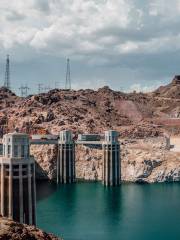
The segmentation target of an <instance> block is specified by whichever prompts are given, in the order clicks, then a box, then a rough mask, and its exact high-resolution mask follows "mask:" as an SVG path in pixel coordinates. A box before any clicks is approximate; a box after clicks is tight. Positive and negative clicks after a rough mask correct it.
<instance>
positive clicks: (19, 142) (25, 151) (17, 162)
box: [0, 132, 36, 225]
mask: <svg viewBox="0 0 180 240" xmlns="http://www.w3.org/2000/svg"><path fill="white" fill-rule="evenodd" d="M0 213H1V215H2V216H3V217H7V218H11V219H13V220H15V221H18V222H20V223H26V224H33V225H35V224H36V186H35V163H34V158H33V157H31V156H30V154H29V136H28V135H27V134H21V133H17V132H15V133H9V134H6V135H4V137H3V155H2V156H0Z"/></svg>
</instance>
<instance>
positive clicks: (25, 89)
mask: <svg viewBox="0 0 180 240" xmlns="http://www.w3.org/2000/svg"><path fill="white" fill-rule="evenodd" d="M19 90H20V91H21V97H27V96H28V90H29V88H28V86H27V84H26V85H24V86H23V85H21V87H20V88H19Z"/></svg>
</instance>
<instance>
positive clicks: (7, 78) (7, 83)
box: [4, 55, 11, 89]
mask: <svg viewBox="0 0 180 240" xmlns="http://www.w3.org/2000/svg"><path fill="white" fill-rule="evenodd" d="M4 87H6V88H7V89H10V88H11V86H10V61H9V55H7V58H6V69H5V79H4Z"/></svg>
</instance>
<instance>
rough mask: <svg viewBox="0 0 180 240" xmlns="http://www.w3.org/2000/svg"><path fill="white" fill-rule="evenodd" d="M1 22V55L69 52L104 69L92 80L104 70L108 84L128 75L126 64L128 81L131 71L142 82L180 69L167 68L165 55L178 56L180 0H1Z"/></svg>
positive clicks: (31, 56) (22, 58) (37, 55)
mask: <svg viewBox="0 0 180 240" xmlns="http://www.w3.org/2000/svg"><path fill="white" fill-rule="evenodd" d="M0 23H1V24H0V49H1V55H6V53H10V55H11V53H12V54H14V55H15V57H14V61H15V59H16V61H21V62H22V63H23V62H24V61H25V60H27V59H28V60H29V62H35V60H34V59H35V58H37V59H38V58H39V59H44V58H47V61H48V59H51V60H52V56H53V57H54V58H55V59H54V61H56V57H58V60H59V59H61V60H62V58H65V57H67V56H70V57H71V59H73V60H74V61H75V62H76V63H77V64H82V62H83V64H85V65H88V66H90V67H89V68H90V69H91V67H92V66H96V67H97V68H98V67H99V69H100V68H101V69H100V70H97V69H95V70H94V75H93V73H92V76H91V77H92V81H94V82H96V81H95V80H94V79H96V76H95V75H96V71H99V72H100V71H101V72H102V73H99V76H101V77H100V79H103V77H102V76H103V74H104V79H105V80H104V81H105V83H107V84H108V83H110V84H111V81H112V82H113V79H114V82H115V81H116V80H117V79H118V80H119V79H121V78H122V79H123V77H124V75H123V74H125V73H124V72H123V70H122V69H123V68H124V69H126V72H127V74H125V75H126V79H128V74H129V76H130V72H131V70H132V71H134V70H135V71H136V72H137V76H138V77H141V79H142V81H144V80H145V79H151V80H152V79H153V78H154V76H156V77H159V76H160V75H161V78H162V77H164V76H165V75H168V77H169V76H170V75H171V74H172V73H173V72H174V71H175V70H174V68H173V67H174V66H172V67H171V69H170V70H169V72H167V71H168V67H169V66H170V64H171V60H169V62H168V61H167V63H166V62H165V59H166V58H167V59H168V57H169V58H170V57H171V59H172V60H173V59H174V55H177V53H178V52H179V50H180V32H179V24H180V1H179V0H173V4H172V1H167V0H151V1H141V0H98V1H97V0H26V1H25V0H11V1H7V0H0ZM44 55H45V56H44ZM166 56H168V57H166ZM32 59H33V60H32ZM37 61H38V60H37ZM161 62H162V64H161ZM174 62H175V60H174ZM163 64H164V65H163ZM159 65H160V67H162V66H163V67H164V68H163V70H162V69H161V68H160V67H159ZM172 65H173V64H172ZM103 66H106V69H105V68H104V69H103ZM87 68H88V67H87ZM115 68H118V71H117V70H115ZM147 68H148V70H147ZM107 69H108V70H109V69H110V71H111V73H112V75H111V76H110V75H108V74H107V71H108V70H107ZM176 69H177V68H176ZM114 70H115V71H116V76H115V73H114ZM36 71H37V69H36ZM104 72H106V73H104ZM147 72H148V74H152V76H151V77H150V76H147ZM162 72H166V73H163V74H164V75H163V76H162ZM108 78H109V79H108ZM129 78H131V79H132V80H131V81H132V82H133V81H135V79H134V76H130V77H129ZM88 79H89V78H88ZM156 79H157V78H156ZM166 79H167V78H166ZM157 80H158V79H157ZM81 81H82V82H83V79H81V80H79V82H81ZM129 81H130V80H129ZM147 81H148V80H147ZM87 82H89V81H87ZM100 83H102V84H103V80H100ZM138 83H139V82H138ZM140 84H141V83H140ZM80 85H81V83H80V84H79V86H80ZM89 85H91V84H89ZM112 85H113V84H112ZM143 86H144V84H143V85H142V84H141V85H140V86H139V88H141V89H142V87H143ZM135 87H137V88H138V86H137V85H136V86H135Z"/></svg>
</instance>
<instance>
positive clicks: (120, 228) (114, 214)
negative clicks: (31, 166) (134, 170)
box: [37, 182, 180, 240]
mask: <svg viewBox="0 0 180 240" xmlns="http://www.w3.org/2000/svg"><path fill="white" fill-rule="evenodd" d="M37 200H38V202H37V225H38V227H40V228H42V229H43V230H45V231H47V232H52V233H54V234H56V235H58V236H62V237H63V238H64V240H90V239H91V240H93V239H95V240H96V239H97V240H109V239H112V240H116V239H117V240H119V239H122V240H156V239H157V240H161V239H162V240H166V239H167V240H176V239H180V183H171V184H167V183H164V184H152V185H146V184H145V185H140V184H122V185H121V186H120V187H113V188H104V187H103V186H102V185H101V183H76V184H72V185H60V186H56V184H52V183H51V184H50V183H48V182H41V183H38V184H37Z"/></svg>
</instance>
